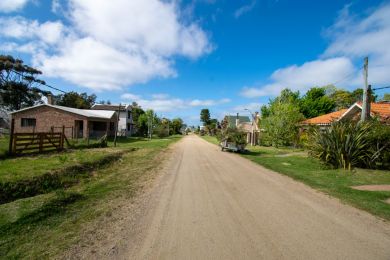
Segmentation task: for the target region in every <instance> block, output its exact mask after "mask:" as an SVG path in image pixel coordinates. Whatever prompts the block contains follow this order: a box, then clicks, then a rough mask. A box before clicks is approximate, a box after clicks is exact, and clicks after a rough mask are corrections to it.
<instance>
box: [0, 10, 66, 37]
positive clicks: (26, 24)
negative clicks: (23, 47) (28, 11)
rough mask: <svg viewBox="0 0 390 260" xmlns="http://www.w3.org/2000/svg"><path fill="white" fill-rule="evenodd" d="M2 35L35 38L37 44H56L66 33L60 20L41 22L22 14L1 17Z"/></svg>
mask: <svg viewBox="0 0 390 260" xmlns="http://www.w3.org/2000/svg"><path fill="white" fill-rule="evenodd" d="M0 28H2V30H0V36H3V37H4V38H11V39H18V40H35V42H36V44H39V42H40V43H42V44H45V43H47V44H55V43H57V42H58V41H59V40H60V39H61V38H62V37H63V35H64V30H65V28H64V25H63V24H62V23H61V22H60V21H55V22H51V21H47V22H45V23H42V24H40V23H39V22H38V21H36V20H27V19H25V18H23V17H21V16H16V17H9V18H0Z"/></svg>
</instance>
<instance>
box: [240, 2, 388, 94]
mask: <svg viewBox="0 0 390 260" xmlns="http://www.w3.org/2000/svg"><path fill="white" fill-rule="evenodd" d="M349 8H350V6H346V7H345V8H344V9H342V10H341V11H340V14H339V17H338V18H337V19H336V21H335V23H334V24H333V26H331V27H330V28H328V29H327V30H326V31H325V36H326V37H327V38H329V39H330V44H329V46H328V47H327V48H326V50H325V51H324V53H323V54H322V55H321V56H320V58H319V59H317V60H314V61H309V62H306V63H304V64H302V65H293V66H289V67H286V68H281V69H278V70H276V71H275V72H274V73H273V74H272V75H271V76H270V79H269V82H270V83H268V84H264V85H260V86H254V87H244V88H243V89H242V91H241V94H242V95H243V96H245V97H248V98H254V97H260V96H269V95H273V96H276V95H278V94H279V92H280V90H282V89H283V88H291V89H293V90H300V91H302V92H305V91H306V90H307V89H308V88H310V87H312V86H324V85H327V84H332V83H341V82H342V84H343V85H344V86H347V87H357V86H359V87H360V86H361V85H362V84H363V79H362V73H361V67H362V63H363V57H365V56H369V59H370V62H369V64H370V65H369V83H370V84H373V85H380V84H387V83H388V82H390V73H389V71H390V48H389V47H388V45H389V42H390V4H387V5H382V6H380V7H378V8H377V9H376V10H374V11H373V12H371V14H369V15H368V16H367V17H364V18H359V17H358V16H356V15H353V14H351V13H350V11H349Z"/></svg>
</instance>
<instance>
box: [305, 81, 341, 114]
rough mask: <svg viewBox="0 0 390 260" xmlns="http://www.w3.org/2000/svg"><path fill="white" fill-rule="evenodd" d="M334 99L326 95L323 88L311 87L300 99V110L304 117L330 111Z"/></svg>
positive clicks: (332, 107)
mask: <svg viewBox="0 0 390 260" xmlns="http://www.w3.org/2000/svg"><path fill="white" fill-rule="evenodd" d="M335 106H336V104H335V101H334V100H332V99H331V98H329V97H328V96H327V95H326V92H325V88H317V87H313V88H311V89H309V91H307V92H306V94H305V95H304V96H303V98H302V99H301V100H300V111H301V113H302V114H303V115H304V116H305V117H306V118H312V117H316V116H320V115H324V114H327V113H329V112H332V110H333V109H334V108H335Z"/></svg>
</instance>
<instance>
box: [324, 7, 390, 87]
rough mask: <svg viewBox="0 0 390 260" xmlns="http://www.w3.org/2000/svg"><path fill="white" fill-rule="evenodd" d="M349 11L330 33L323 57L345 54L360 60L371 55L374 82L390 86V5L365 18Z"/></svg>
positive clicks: (341, 13)
mask: <svg viewBox="0 0 390 260" xmlns="http://www.w3.org/2000/svg"><path fill="white" fill-rule="evenodd" d="M349 8H350V7H349V6H346V7H345V8H344V9H343V10H342V11H341V12H340V16H339V17H338V19H337V20H336V22H335V24H334V25H333V26H332V27H330V28H329V29H328V30H326V33H325V35H326V36H327V37H329V38H330V39H331V43H330V45H329V46H328V48H327V49H326V51H325V52H324V55H323V56H324V57H331V56H335V55H343V56H346V57H350V58H351V59H355V60H358V61H360V60H362V58H363V57H365V56H368V57H369V59H370V61H369V81H370V83H371V84H386V83H389V82H390V73H389V71H390V48H389V47H388V46H389V43H390V4H387V5H383V6H381V7H379V8H377V9H376V10H374V11H373V12H372V13H371V14H370V15H368V16H367V17H365V18H363V19H359V17H357V16H356V15H353V14H351V13H350V11H349ZM360 63H362V62H360ZM356 81H357V82H360V81H361V80H360V81H359V79H356Z"/></svg>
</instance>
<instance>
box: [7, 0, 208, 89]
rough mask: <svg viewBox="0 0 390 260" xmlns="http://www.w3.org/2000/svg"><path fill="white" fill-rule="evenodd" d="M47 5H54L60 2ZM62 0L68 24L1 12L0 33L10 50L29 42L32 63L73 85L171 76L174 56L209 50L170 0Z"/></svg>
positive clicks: (104, 85)
mask: <svg viewBox="0 0 390 260" xmlns="http://www.w3.org/2000/svg"><path fill="white" fill-rule="evenodd" d="M52 5H53V11H57V10H58V9H59V8H60V7H61V8H62V7H63V6H64V5H60V4H59V2H58V1H53V2H52ZM66 6H67V7H68V10H67V11H66V13H67V15H66V18H64V19H68V23H66V24H69V25H67V26H65V25H64V23H61V22H58V21H56V22H52V21H47V22H45V23H42V24H41V23H39V22H38V21H31V20H27V19H25V18H22V17H11V18H2V21H0V23H1V22H2V23H4V24H5V23H7V24H8V25H12V27H4V26H2V29H0V35H1V36H2V37H3V38H6V39H8V40H9V41H8V42H7V43H8V47H9V46H11V45H10V43H13V44H17V45H16V46H15V50H18V49H19V48H20V46H21V45H22V44H26V41H29V43H34V46H36V48H38V50H36V49H35V50H34V51H33V52H32V53H31V54H32V56H33V60H34V61H35V64H34V65H35V66H38V67H39V68H40V69H41V70H42V71H43V72H44V73H45V74H47V75H49V76H52V77H60V78H63V79H65V80H66V81H69V82H72V83H74V84H77V85H81V86H85V87H89V88H92V89H94V90H108V89H120V88H121V87H123V86H126V85H132V84H135V83H143V82H146V81H148V80H150V79H152V78H156V77H162V78H166V77H173V76H175V75H176V72H175V69H174V60H173V58H174V57H175V56H177V55H180V56H184V57H187V58H190V59H197V58H199V57H200V56H202V55H204V54H207V53H209V52H210V51H211V50H212V44H211V43H210V40H209V37H208V36H207V34H206V32H205V31H203V30H202V28H201V27H200V26H199V24H197V23H195V22H192V23H188V22H187V23H184V22H183V21H182V20H181V14H180V10H179V7H178V4H177V2H176V1H173V0H172V1H162V0H133V1H127V0H113V1H105V0H84V1H76V0H68V5H66ZM8 28H12V30H11V29H8ZM59 39H61V41H60V42H59V41H58V40H59ZM20 41H24V42H23V43H21V42H20ZM49 47H50V48H49Z"/></svg>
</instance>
